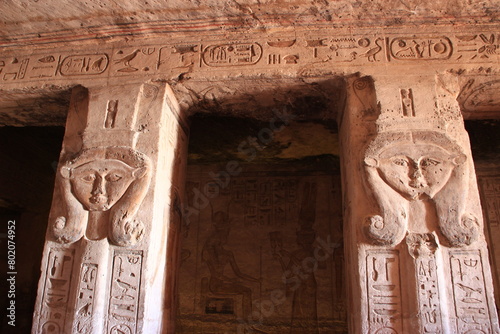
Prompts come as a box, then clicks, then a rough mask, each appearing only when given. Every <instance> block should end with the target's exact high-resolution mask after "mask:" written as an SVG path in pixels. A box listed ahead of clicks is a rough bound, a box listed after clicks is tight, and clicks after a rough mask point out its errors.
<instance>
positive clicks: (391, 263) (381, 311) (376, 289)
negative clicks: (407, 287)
mask: <svg viewBox="0 0 500 334" xmlns="http://www.w3.org/2000/svg"><path fill="white" fill-rule="evenodd" d="M367 253H368V254H367V256H366V268H367V291H368V316H369V319H368V321H369V324H370V331H369V333H370V334H371V333H388V334H389V333H390V334H397V333H402V320H401V283H400V278H399V253H398V251H395V250H394V251H391V250H369V251H368V252H367Z"/></svg>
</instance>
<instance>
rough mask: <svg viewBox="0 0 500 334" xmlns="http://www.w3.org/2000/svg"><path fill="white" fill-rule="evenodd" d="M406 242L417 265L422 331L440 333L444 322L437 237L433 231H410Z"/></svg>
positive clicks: (418, 299) (417, 291) (417, 287)
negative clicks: (436, 254) (442, 318)
mask: <svg viewBox="0 0 500 334" xmlns="http://www.w3.org/2000/svg"><path fill="white" fill-rule="evenodd" d="M406 243H407V245H408V251H409V252H410V255H411V256H412V257H413V260H414V265H415V266H414V270H415V276H416V291H415V295H416V297H417V302H418V310H419V313H418V314H419V317H418V320H419V325H420V333H440V332H441V328H442V322H441V309H440V305H439V302H440V298H439V283H438V277H437V265H436V256H435V255H434V253H435V252H436V249H437V243H436V240H435V237H434V235H433V234H431V233H408V235H407V236H406Z"/></svg>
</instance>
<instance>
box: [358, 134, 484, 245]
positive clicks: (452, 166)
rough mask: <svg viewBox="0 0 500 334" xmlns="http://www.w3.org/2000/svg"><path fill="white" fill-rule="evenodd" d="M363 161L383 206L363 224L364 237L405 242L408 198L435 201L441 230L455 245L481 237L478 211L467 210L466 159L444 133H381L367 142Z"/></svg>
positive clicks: (379, 242) (371, 184) (378, 200)
mask: <svg viewBox="0 0 500 334" xmlns="http://www.w3.org/2000/svg"><path fill="white" fill-rule="evenodd" d="M364 163H365V169H366V176H367V181H368V185H369V186H370V189H371V191H372V192H373V194H374V196H375V198H376V201H377V204H378V207H379V212H378V213H376V214H372V215H370V216H368V217H367V218H366V222H365V224H366V225H365V232H366V235H367V236H368V237H369V238H370V240H372V241H373V242H374V243H375V244H381V245H395V244H398V243H400V242H401V241H402V239H403V238H404V236H405V234H406V230H407V224H408V218H409V209H408V202H409V201H414V200H430V201H432V203H433V204H434V205H435V207H436V212H437V216H438V224H439V228H440V230H441V232H442V233H443V235H444V236H445V238H446V240H447V241H448V242H449V243H450V244H451V245H452V246H464V245H470V244H471V243H473V242H474V241H475V240H477V238H478V236H479V233H480V229H479V223H478V219H477V215H476V213H475V212H470V211H468V208H467V193H468V183H467V181H468V177H469V174H468V164H467V157H466V155H465V154H464V152H463V150H462V149H461V148H460V146H458V145H457V144H456V143H454V142H453V141H452V140H451V139H449V138H448V137H447V136H446V135H444V134H442V133H439V132H436V131H413V132H407V133H399V132H396V133H392V132H387V133H380V134H379V135H378V136H377V137H376V138H375V139H374V140H373V141H372V142H371V143H370V144H369V146H368V148H367V150H366V155H365V159H364ZM387 186H388V187H389V188H390V189H389V188H388V187H387Z"/></svg>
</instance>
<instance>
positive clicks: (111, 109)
mask: <svg viewBox="0 0 500 334" xmlns="http://www.w3.org/2000/svg"><path fill="white" fill-rule="evenodd" d="M117 113H118V100H109V101H108V106H107V108H106V120H105V122H104V127H105V128H106V129H113V128H114V127H115V120H116V114H117Z"/></svg>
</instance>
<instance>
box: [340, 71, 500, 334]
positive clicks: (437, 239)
mask: <svg viewBox="0 0 500 334" xmlns="http://www.w3.org/2000/svg"><path fill="white" fill-rule="evenodd" d="M347 86H348V89H347V90H348V91H347V101H346V109H345V112H344V113H343V114H342V115H340V119H339V124H340V142H341V146H342V179H343V190H344V196H343V197H344V199H343V200H344V219H345V225H344V226H345V227H344V231H345V232H344V233H345V244H346V267H347V275H348V276H347V281H348V282H349V284H350V286H349V294H350V295H349V297H348V301H349V302H351V305H350V307H349V312H348V313H349V314H350V315H351V318H350V320H349V325H350V332H352V333H366V334H402V333H449V334H451V333H463V334H465V333H468V334H470V333H476V334H480V333H485V334H486V333H499V329H498V325H499V324H498V317H497V314H496V309H495V304H494V298H493V284H492V278H491V272H490V265H489V262H488V250H487V247H486V242H485V237H484V233H483V219H482V214H481V207H480V202H479V195H478V189H477V184H476V178H475V172H474V165H473V161H472V155H471V151H470V146H469V142H468V136H467V133H466V131H465V129H464V126H463V120H462V117H461V114H460V110H459V107H458V104H457V102H456V100H455V98H454V97H453V96H451V94H450V93H449V92H447V91H446V90H444V89H441V88H440V85H438V84H436V81H435V79H434V78H433V77H431V78H428V79H426V78H422V77H417V76H414V77H412V76H407V77H398V78H394V77H390V78H389V77H387V78H386V77H381V78H377V82H376V86H377V89H375V83H374V81H373V80H372V79H371V78H370V77H359V76H355V77H352V78H349V79H348V83H347Z"/></svg>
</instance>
